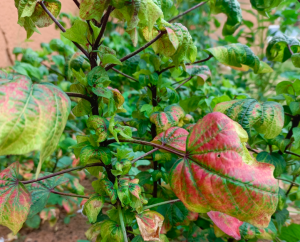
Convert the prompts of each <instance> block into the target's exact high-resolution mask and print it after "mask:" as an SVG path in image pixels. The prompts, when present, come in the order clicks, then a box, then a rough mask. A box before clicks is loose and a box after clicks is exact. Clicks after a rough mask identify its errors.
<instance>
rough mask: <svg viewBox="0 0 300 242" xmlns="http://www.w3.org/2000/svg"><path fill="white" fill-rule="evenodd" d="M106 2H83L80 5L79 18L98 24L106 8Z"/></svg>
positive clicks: (103, 0)
mask: <svg viewBox="0 0 300 242" xmlns="http://www.w3.org/2000/svg"><path fill="white" fill-rule="evenodd" d="M108 4H109V1H107V0H83V1H82V2H81V3H80V9H79V16H80V18H82V19H84V20H92V19H95V20H96V21H97V22H100V20H101V17H102V14H103V12H104V10H105V9H106V8H107V6H108Z"/></svg>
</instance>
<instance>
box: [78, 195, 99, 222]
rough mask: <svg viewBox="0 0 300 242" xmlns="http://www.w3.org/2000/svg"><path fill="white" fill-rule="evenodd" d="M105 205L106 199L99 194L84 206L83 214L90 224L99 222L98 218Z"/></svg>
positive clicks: (93, 196)
mask: <svg viewBox="0 0 300 242" xmlns="http://www.w3.org/2000/svg"><path fill="white" fill-rule="evenodd" d="M103 205H104V197H102V196H99V195H97V194H94V195H92V196H91V197H90V198H89V199H88V200H87V201H86V203H85V204H84V207H83V210H82V212H83V214H84V215H86V216H87V217H88V219H89V222H90V223H95V222H96V221H97V216H98V214H99V213H100V212H101V209H102V207H103Z"/></svg>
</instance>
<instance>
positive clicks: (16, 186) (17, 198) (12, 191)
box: [0, 162, 31, 234]
mask: <svg viewBox="0 0 300 242" xmlns="http://www.w3.org/2000/svg"><path fill="white" fill-rule="evenodd" d="M18 176H19V163H17V162H15V163H13V164H11V165H10V166H9V167H7V168H6V169H4V170H3V171H1V172H0V214H1V216H0V224H1V225H4V226H6V227H8V228H9V229H10V230H12V232H13V233H14V234H17V233H18V231H19V230H20V229H21V228H22V226H23V223H24V222H25V221H26V219H27V216H28V214H29V210H30V204H31V197H30V194H29V192H28V191H27V190H26V188H25V187H24V185H23V184H22V183H21V182H19V177H18Z"/></svg>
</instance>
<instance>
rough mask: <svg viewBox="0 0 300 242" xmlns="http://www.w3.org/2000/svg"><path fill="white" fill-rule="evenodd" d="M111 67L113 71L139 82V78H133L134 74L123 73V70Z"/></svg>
mask: <svg viewBox="0 0 300 242" xmlns="http://www.w3.org/2000/svg"><path fill="white" fill-rule="evenodd" d="M111 69H112V70H113V71H115V72H117V73H119V74H120V75H122V76H125V77H127V78H128V79H130V80H133V81H135V82H139V81H138V80H137V79H135V78H133V77H132V76H129V75H127V74H125V73H123V72H122V71H119V70H118V69H116V68H114V67H112V68H111Z"/></svg>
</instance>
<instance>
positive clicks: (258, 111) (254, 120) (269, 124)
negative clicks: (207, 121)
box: [214, 98, 284, 139]
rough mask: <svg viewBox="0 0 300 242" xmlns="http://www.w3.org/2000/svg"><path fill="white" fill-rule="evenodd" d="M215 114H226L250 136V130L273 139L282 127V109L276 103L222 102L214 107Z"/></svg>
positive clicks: (250, 99)
mask: <svg viewBox="0 0 300 242" xmlns="http://www.w3.org/2000/svg"><path fill="white" fill-rule="evenodd" d="M214 111H215V112H221V113H224V114H226V115H227V116H228V117H230V118H231V119H232V120H234V121H236V122H238V123H239V124H240V125H241V126H242V127H243V128H244V129H245V130H246V131H247V133H248V135H249V136H250V135H251V128H252V127H253V128H255V130H256V131H257V132H259V133H261V134H264V137H265V138H266V139H272V138H275V137H276V136H277V135H278V134H280V132H281V129H282V128H283V125H284V111H283V107H282V106H281V105H280V104H279V103H277V102H264V103H262V104H260V103H259V102H258V101H257V100H255V99H252V98H247V99H241V100H232V101H228V102H222V103H219V104H217V105H216V106H215V108H214Z"/></svg>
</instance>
